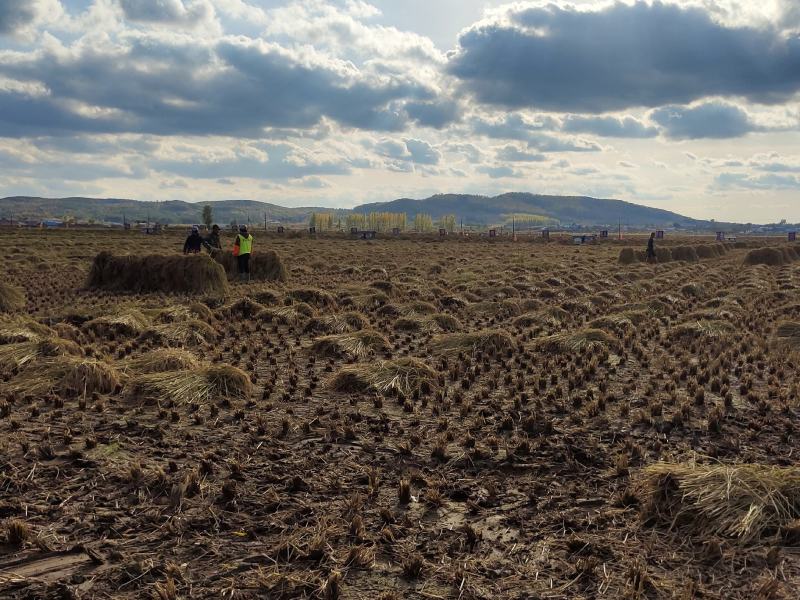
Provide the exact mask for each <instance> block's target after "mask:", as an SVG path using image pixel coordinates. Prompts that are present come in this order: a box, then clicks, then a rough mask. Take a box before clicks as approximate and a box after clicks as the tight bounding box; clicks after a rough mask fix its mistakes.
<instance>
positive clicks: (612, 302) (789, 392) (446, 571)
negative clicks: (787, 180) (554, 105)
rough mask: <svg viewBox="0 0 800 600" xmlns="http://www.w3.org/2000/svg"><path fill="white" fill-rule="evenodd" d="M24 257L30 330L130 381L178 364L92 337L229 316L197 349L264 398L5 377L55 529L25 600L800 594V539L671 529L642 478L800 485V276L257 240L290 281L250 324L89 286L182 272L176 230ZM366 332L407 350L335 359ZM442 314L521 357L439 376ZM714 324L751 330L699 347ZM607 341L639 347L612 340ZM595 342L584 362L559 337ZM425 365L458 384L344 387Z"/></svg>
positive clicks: (46, 527)
mask: <svg viewBox="0 0 800 600" xmlns="http://www.w3.org/2000/svg"><path fill="white" fill-rule="evenodd" d="M0 238H2V246H1V247H0V248H1V249H0V255H2V262H3V265H4V273H5V275H4V277H5V279H6V281H7V282H11V283H14V284H17V285H19V286H20V287H22V288H24V290H25V291H26V294H27V297H28V308H27V311H28V312H29V314H30V315H31V316H33V317H35V318H36V319H37V320H39V321H40V322H42V323H45V324H48V325H51V326H54V327H55V326H56V325H57V324H58V323H67V324H70V326H71V327H72V329H67V328H62V329H59V331H70V332H72V333H73V334H74V336H76V339H79V340H80V343H81V345H82V346H83V347H84V349H85V350H87V351H88V352H90V353H91V354H93V355H94V356H95V357H100V358H102V359H103V360H105V361H107V362H109V363H110V364H112V365H115V364H117V363H119V362H120V361H123V360H125V359H129V358H131V357H136V356H138V355H141V354H145V353H147V352H150V351H151V350H152V349H154V348H155V347H157V346H158V343H156V342H153V341H152V340H150V341H148V339H147V338H146V336H145V337H143V336H142V332H141V331H128V332H120V331H99V332H98V331H93V330H90V329H87V327H86V323H88V322H89V321H90V320H91V319H93V318H95V317H98V316H102V315H108V314H120V313H124V312H125V311H129V310H139V309H141V310H144V311H146V312H147V314H155V311H158V310H163V309H165V308H169V307H171V306H174V305H178V304H185V305H189V304H191V303H192V302H197V301H205V302H206V303H207V304H210V305H211V308H212V310H213V311H214V318H213V319H212V320H211V325H212V327H213V328H214V330H215V331H216V339H208V340H207V343H205V344H200V345H196V346H192V347H191V348H190V350H191V351H192V352H195V353H197V355H198V357H200V358H202V359H204V360H208V361H209V362H215V363H229V364H232V365H234V366H238V367H239V368H241V369H242V370H244V371H245V372H246V373H247V374H248V375H250V376H251V380H252V382H253V386H254V389H253V393H252V395H251V397H250V398H248V399H246V400H240V401H230V400H227V399H224V400H221V401H220V402H216V403H213V404H211V405H199V406H198V405H188V406H187V405H181V404H179V403H175V402H173V401H171V399H170V398H163V399H161V400H160V401H159V402H158V403H157V404H155V405H153V404H152V403H136V402H131V401H130V399H129V398H128V396H126V395H125V393H124V391H123V390H120V389H118V390H116V391H115V392H112V393H108V394H102V393H95V394H81V393H80V391H78V393H77V394H76V393H70V394H63V393H48V394H25V393H19V392H15V393H12V392H9V391H8V389H9V388H8V386H10V385H12V384H13V383H14V381H15V378H16V376H17V375H16V374H15V373H14V372H6V373H4V375H3V383H2V386H3V387H0V404H2V406H3V410H2V411H0V414H1V415H2V418H0V520H4V521H5V522H6V523H9V522H11V521H12V520H14V521H15V522H16V521H21V522H23V523H24V524H25V525H26V527H27V528H28V529H27V531H26V532H25V533H24V534H23V535H22V537H23V538H24V539H23V540H19V541H17V542H15V543H5V544H2V542H3V536H2V534H0V596H1V597H3V598H15V599H22V598H25V599H33V598H150V597H153V598H326V597H327V598H335V597H341V598H364V599H368V598H415V599H435V598H462V599H470V598H474V599H492V600H497V599H500V598H519V599H523V598H526V599H533V598H586V599H588V598H601V597H602V598H719V599H733V598H742V599H750V598H765V599H766V598H796V597H797V593H798V589H800V547H798V546H792V545H791V540H787V539H784V538H781V537H780V536H779V535H777V534H776V535H775V536H772V537H768V538H764V539H761V540H759V541H757V542H750V543H742V542H741V541H740V540H737V539H731V538H725V537H719V536H709V535H706V534H700V533H697V532H696V531H694V530H692V529H691V528H687V527H672V528H671V527H670V526H669V524H668V523H664V522H662V521H659V520H657V519H652V518H649V515H647V514H646V511H644V510H643V503H644V498H643V495H642V493H641V492H640V491H639V490H637V481H638V479H637V477H638V474H639V472H640V469H641V468H642V467H643V466H646V465H648V464H652V463H655V462H658V461H669V462H689V461H693V460H694V461H697V462H701V463H709V462H713V461H723V462H731V463H739V462H749V463H762V464H766V465H795V464H797V454H798V442H797V436H796V433H795V428H796V427H797V423H798V420H797V419H798V414H800V411H799V410H798V407H799V405H798V375H797V369H796V364H795V362H794V360H796V357H794V356H793V355H792V354H791V353H790V352H787V351H786V350H785V349H778V347H776V346H775V345H774V344H773V338H774V334H775V327H776V323H777V322H779V321H782V320H785V319H795V320H797V319H798V317H799V316H800V298H798V293H797V290H798V286H800V262H796V263H794V264H790V265H784V266H779V267H767V266H756V267H746V266H744V265H743V259H744V254H745V253H746V251H747V250H746V249H742V248H738V249H737V248H732V247H731V248H730V249H726V250H727V251H726V252H724V254H722V256H715V257H712V258H708V259H703V260H701V261H699V262H695V263H687V262H668V263H665V264H659V265H645V264H634V265H630V266H621V265H620V264H619V263H618V262H617V256H618V254H619V251H620V245H619V243H615V242H606V243H604V244H598V245H596V246H583V247H574V246H572V245H569V244H567V243H559V242H558V241H557V240H553V241H551V242H550V243H549V244H545V243H542V242H541V241H537V242H536V243H533V242H531V241H529V240H522V241H519V242H517V243H512V242H510V241H507V240H498V241H497V242H495V243H490V241H489V240H488V239H481V240H475V239H472V240H469V241H467V240H458V239H449V240H445V241H440V240H437V239H429V240H428V239H410V240H408V239H404V240H394V239H386V240H376V241H363V240H348V239H328V238H323V239H316V240H314V239H308V238H291V239H288V238H286V237H278V236H277V235H270V236H265V234H263V233H261V234H259V232H256V250H257V249H258V248H264V247H269V248H272V249H275V250H277V251H278V252H279V253H280V254H281V255H282V256H283V258H284V260H285V262H286V264H287V267H288V270H289V280H288V282H286V283H259V282H251V283H250V284H247V285H241V284H238V283H234V284H232V296H231V297H230V298H227V299H226V300H225V303H224V304H222V305H220V303H219V300H218V299H207V298H185V297H180V296H171V295H159V294H150V295H124V294H111V293H108V292H96V291H90V290H86V289H83V283H84V281H85V280H86V275H87V272H88V270H89V267H90V265H91V261H92V259H93V257H94V256H95V254H96V253H97V252H99V251H100V250H111V251H113V252H116V253H119V254H127V253H134V254H146V253H149V252H153V251H155V252H160V253H163V252H172V253H174V252H179V251H180V248H181V245H182V238H180V237H179V236H178V235H176V234H164V235H161V236H144V235H142V234H140V233H138V232H130V233H123V232H116V233H112V232H77V231H76V232H60V231H30V232H13V233H10V232H4V233H0ZM228 241H229V242H230V240H228ZM689 241H690V242H691V243H692V244H705V243H711V242H710V240H697V239H695V240H689ZM635 243H636V245H637V247H643V246H644V239H641V240H636V241H635ZM666 243H667V244H670V243H682V244H684V243H688V242H687V240H680V241H672V240H669V241H668V242H666ZM765 243H766V242H765ZM770 243H772V242H770ZM774 243H777V242H774ZM31 248H37V249H39V248H40V249H41V252H40V253H37V254H31V253H30V249H31ZM309 288H313V290H317V291H314V292H313V293H311V292H309ZM292 290H303V292H302V293H300V294H292ZM319 291H321V292H319ZM270 292H272V293H270ZM243 297H249V298H250V299H252V300H253V301H254V302H258V304H259V305H262V306H263V307H270V306H272V307H282V306H285V305H287V304H292V303H294V302H296V301H298V300H297V298H302V299H303V300H304V301H305V302H306V304H307V305H308V306H310V307H311V312H312V314H310V315H308V314H301V315H300V317H301V318H299V319H298V320H297V322H289V323H283V322H279V321H276V320H268V319H262V318H257V317H255V316H254V315H255V314H258V313H257V311H258V310H260V309H261V308H262V306H254V305H253V304H250V303H239V304H235V303H236V301H237V300H239V299H241V298H243ZM231 307H233V308H231ZM303 310H304V311H306V312H309V311H307V310H306V309H305V308H304V309H303ZM344 312H358V313H360V314H361V315H362V316H363V318H364V320H365V321H366V324H365V326H366V327H367V328H372V329H375V330H377V331H378V332H380V333H382V334H383V335H385V336H386V337H387V339H388V340H389V346H388V347H387V348H385V349H382V350H379V351H377V352H375V353H374V354H373V355H368V356H356V357H353V356H347V355H340V356H337V355H334V356H321V355H319V354H318V353H315V352H314V351H313V350H311V349H310V346H311V344H312V342H313V341H314V339H315V338H318V337H319V336H321V335H325V334H329V333H335V332H333V331H324V328H325V327H326V325H325V324H324V323H322V317H325V316H330V315H331V314H337V313H344ZM431 315H450V316H452V317H455V319H457V321H453V320H448V321H446V322H447V323H448V324H449V325H448V327H450V328H452V329H454V331H455V332H456V333H464V332H474V331H479V330H485V329H497V330H501V331H503V332H506V333H507V334H508V335H509V336H511V338H512V339H513V344H512V346H511V347H509V348H504V349H502V350H500V351H496V352H491V351H485V352H484V351H481V350H480V349H478V350H477V351H474V352H464V351H462V352H460V353H459V352H456V353H442V352H439V351H438V350H437V346H436V344H435V343H434V341H435V340H436V336H438V335H440V334H442V333H444V332H443V331H442V330H441V327H440V326H439V325H438V324H437V323H438V321H436V320H435V319H433V318H431ZM314 319H317V320H316V321H315V320H314ZM403 319H405V321H403ZM440 320H441V321H442V322H445V321H444V320H443V319H440ZM708 320H712V321H713V322H714V323H720V322H723V323H727V324H729V326H726V327H722V326H720V327H718V328H716V329H708V328H706V329H702V328H698V327H696V326H695V325H696V324H697V323H698V322H704V321H708ZM398 321H400V322H399V323H398ZM310 323H311V324H312V325H313V327H311V328H310V327H309V324H310ZM682 325H684V327H681V326H682ZM73 329H74V331H73ZM587 329H593V330H594V329H599V330H602V331H605V332H607V333H608V334H609V336H610V338H611V341H608V340H601V341H599V342H597V343H589V342H590V340H589V341H587V340H586V339H584V338H582V337H581V332H585V331H586V330H587ZM565 332H566V333H568V334H570V333H571V334H575V335H574V336H572V337H570V336H566V337H565V338H564V339H566V340H568V341H567V342H566V343H567V345H566V346H564V345H562V346H561V347H555V346H551V345H545V344H543V343H542V342H541V340H542V339H545V338H548V336H550V335H552V334H558V333H565ZM548 339H549V338H548ZM569 344H574V345H573V346H569ZM401 357H414V358H418V359H421V360H422V361H424V362H425V363H426V364H427V365H428V366H430V367H431V368H433V369H434V370H435V371H436V373H437V375H436V378H435V380H434V381H433V385H432V386H430V390H427V389H426V390H423V391H422V392H420V393H412V394H410V395H408V396H400V397H398V396H397V395H393V394H391V393H387V394H379V393H375V392H371V391H365V392H350V393H348V392H336V391H332V390H331V389H330V387H329V382H330V380H331V379H332V378H333V377H334V376H335V375H336V373H337V372H338V371H339V369H341V368H342V367H345V366H347V365H353V364H356V365H357V364H362V363H371V362H376V361H378V360H388V359H397V358H401Z"/></svg>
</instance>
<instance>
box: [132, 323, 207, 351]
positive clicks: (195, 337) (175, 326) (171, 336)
mask: <svg viewBox="0 0 800 600" xmlns="http://www.w3.org/2000/svg"><path fill="white" fill-rule="evenodd" d="M216 338H217V332H216V330H215V329H214V328H213V327H212V326H211V325H209V324H208V323H206V322H205V321H200V320H199V319H190V320H188V321H174V322H172V323H164V324H163V325H156V326H154V327H150V328H149V329H147V330H146V331H145V332H144V333H142V335H141V337H140V340H142V341H145V340H154V341H156V342H158V343H162V344H167V345H170V346H179V347H183V346H201V345H203V344H205V343H208V342H213V341H214V340H216Z"/></svg>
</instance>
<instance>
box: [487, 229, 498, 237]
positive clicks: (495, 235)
mask: <svg viewBox="0 0 800 600" xmlns="http://www.w3.org/2000/svg"><path fill="white" fill-rule="evenodd" d="M489 237H490V238H493V237H497V229H490V230H489Z"/></svg>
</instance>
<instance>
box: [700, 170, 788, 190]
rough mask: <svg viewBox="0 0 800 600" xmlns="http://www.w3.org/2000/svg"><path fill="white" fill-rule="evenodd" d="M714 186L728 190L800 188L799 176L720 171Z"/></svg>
mask: <svg viewBox="0 0 800 600" xmlns="http://www.w3.org/2000/svg"><path fill="white" fill-rule="evenodd" d="M713 187H714V188H716V189H720V190H730V189H735V188H740V189H748V190H800V177H797V176H794V175H778V174H768V175H748V174H746V173H729V172H725V173H720V174H719V175H717V177H716V179H715V180H714V186H713Z"/></svg>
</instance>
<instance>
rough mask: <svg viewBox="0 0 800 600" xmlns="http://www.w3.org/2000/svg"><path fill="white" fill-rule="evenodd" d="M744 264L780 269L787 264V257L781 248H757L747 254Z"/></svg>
mask: <svg viewBox="0 0 800 600" xmlns="http://www.w3.org/2000/svg"><path fill="white" fill-rule="evenodd" d="M744 264H746V265H767V266H770V267H778V266H780V265H784V264H786V257H785V256H784V254H783V252H781V250H780V248H756V249H753V250H750V251H749V252H748V253H747V255H746V256H745V257H744Z"/></svg>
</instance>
